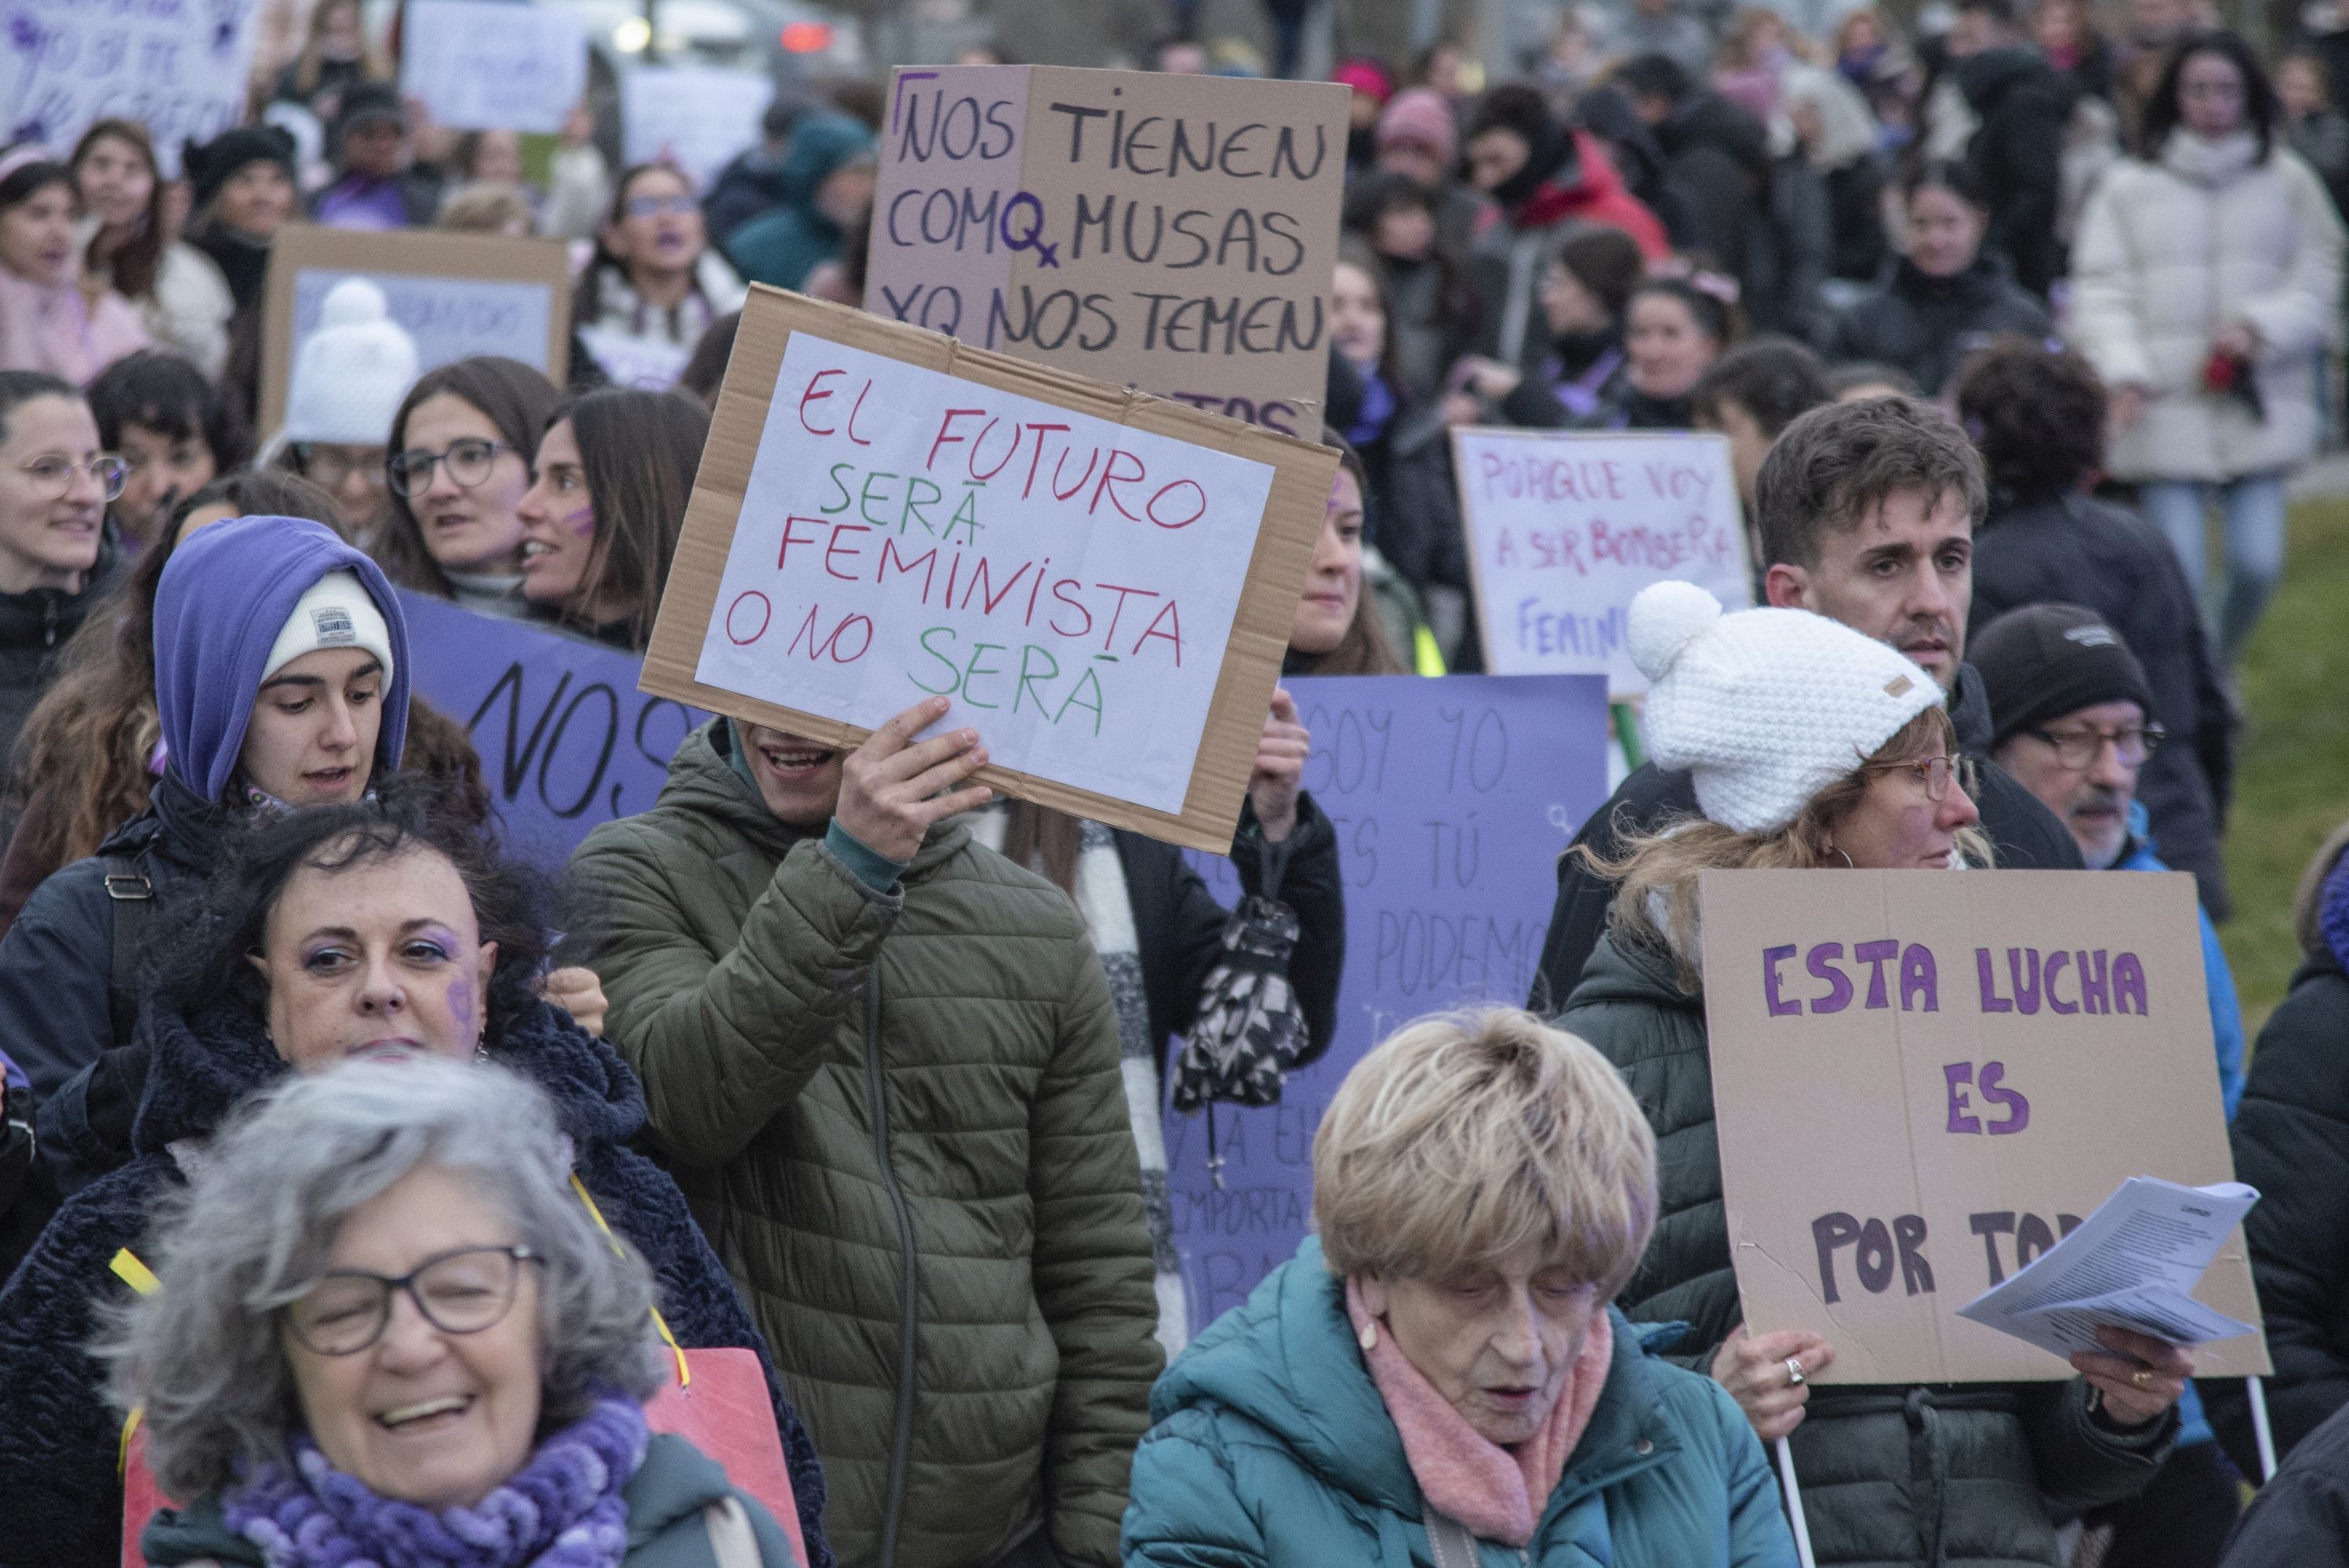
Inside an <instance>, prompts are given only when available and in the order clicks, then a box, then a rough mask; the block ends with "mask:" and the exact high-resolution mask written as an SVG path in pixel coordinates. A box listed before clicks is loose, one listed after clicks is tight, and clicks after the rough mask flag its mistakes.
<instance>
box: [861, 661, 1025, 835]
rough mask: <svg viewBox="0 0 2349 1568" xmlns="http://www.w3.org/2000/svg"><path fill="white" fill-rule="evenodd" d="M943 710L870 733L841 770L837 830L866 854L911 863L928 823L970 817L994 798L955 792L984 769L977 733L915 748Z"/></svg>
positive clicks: (939, 704)
mask: <svg viewBox="0 0 2349 1568" xmlns="http://www.w3.org/2000/svg"><path fill="white" fill-rule="evenodd" d="M946 710H947V699H946V698H944V697H942V696H934V697H929V698H926V699H925V700H923V701H921V702H917V703H916V704H915V705H914V706H913V707H909V708H907V709H906V710H905V712H903V713H901V714H899V715H898V716H897V717H895V718H893V719H891V720H890V721H889V722H888V723H886V724H885V725H883V726H882V727H880V728H878V729H876V730H874V732H873V733H872V735H871V736H869V737H867V738H866V739H865V742H864V745H862V746H860V747H858V748H856V749H855V750H854V751H852V752H850V753H849V754H848V760H847V761H846V762H845V763H843V765H842V767H841V770H840V772H841V779H840V809H839V810H838V812H837V813H836V815H837V816H838V817H839V819H840V825H841V827H842V828H843V830H845V831H846V832H847V833H848V834H849V835H850V836H851V837H853V838H854V839H855V841H857V842H858V843H860V844H863V845H864V847H865V848H866V849H868V850H871V851H873V852H874V853H875V854H878V855H885V856H886V857H888V858H889V859H890V860H893V861H897V862H899V863H900V864H903V863H904V862H905V861H910V860H912V859H913V858H914V851H916V850H918V849H920V848H921V847H922V839H923V837H924V835H926V833H928V832H929V830H930V825H931V824H932V823H933V822H936V821H938V820H940V819H942V818H946V817H951V816H954V815H956V814H957V813H958V812H963V811H975V810H978V808H980V807H981V806H984V805H986V804H987V803H988V800H990V799H993V798H994V795H995V792H994V791H993V790H992V789H988V788H987V786H986V785H984V784H978V785H974V786H972V787H971V788H970V789H955V788H954V786H956V785H957V784H959V783H961V782H962V781H963V780H964V779H968V778H969V777H970V776H971V775H972V774H974V773H976V772H978V770H979V769H982V768H984V767H986V766H987V748H986V747H984V746H981V745H980V744H979V743H978V731H977V730H975V729H957V730H951V731H948V732H947V734H945V735H940V736H936V737H933V738H930V739H928V740H925V741H923V742H921V743H920V744H919V745H916V744H914V743H913V740H914V737H915V736H916V735H919V734H920V733H921V732H922V730H923V728H924V727H926V726H928V725H931V724H935V723H936V722H937V720H938V718H939V717H940V716H941V715H943V714H944V713H945V712H946Z"/></svg>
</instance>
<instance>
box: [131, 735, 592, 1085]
mask: <svg viewBox="0 0 2349 1568" xmlns="http://www.w3.org/2000/svg"><path fill="white" fill-rule="evenodd" d="M416 851H425V852H427V853H430V854H436V855H439V856H440V858H441V859H443V860H445V861H448V862H449V863H450V865H451V866H453V867H455V868H456V872H457V875H458V876H459V878H460V879H461V880H462V881H463V882H464V884H465V891H466V892H467V893H468V894H469V895H471V899H472V903H473V918H474V919H475V921H476V922H478V923H479V924H480V926H481V940H482V941H484V942H494V943H496V944H498V956H497V963H496V965H495V966H494V968H493V969H492V971H491V975H490V985H489V995H488V998H487V1005H488V1020H489V1036H488V1037H489V1039H490V1041H491V1042H492V1047H493V1048H494V1046H495V1042H496V1041H497V1039H498V1038H499V1037H500V1036H501V1035H502V1034H503V1033H504V1031H505V1030H506V1029H508V1028H509V1027H511V1026H512V1024H513V1022H514V1020H515V1019H517V1018H519V1017H520V1016H522V1015H523V1013H524V1012H525V1011H527V1010H528V1009H529V1008H530V1007H532V1006H533V1005H535V1003H536V1000H537V985H538V979H539V975H540V971H541V970H542V969H543V967H544V965H545V963H546V959H547V922H546V916H547V912H548V911H549V910H550V909H551V908H552V907H553V905H552V901H551V898H550V889H549V887H548V884H547V882H546V881H545V879H544V878H543V877H542V876H540V875H539V874H538V873H537V872H533V871H532V870H530V869H529V868H527V867H525V866H523V865H521V864H518V863H516V862H514V861H509V860H507V859H506V858H505V857H504V855H503V854H502V852H501V851H500V850H499V848H498V844H497V841H496V840H495V839H494V838H492V836H491V835H490V834H489V832H488V831H487V830H485V829H483V828H481V827H478V826H476V825H475V824H474V823H473V822H472V821H471V820H469V818H468V816H467V814H466V813H465V811H464V810H463V809H462V808H461V807H460V806H456V805H454V804H452V803H451V801H450V799H449V798H448V791H447V790H446V789H445V787H444V786H442V785H440V783H438V782H437V781H435V780H434V779H429V778H418V777H401V778H396V779H391V780H388V782H387V783H386V784H385V785H384V787H383V788H382V789H380V790H379V791H378V792H377V794H376V795H375V796H374V797H372V798H371V799H366V800H360V801H357V802H354V803H353V804H350V805H347V806H317V807H313V808H311V809H309V810H301V811H295V812H291V813H289V814H287V815H285V816H281V817H276V818H273V819H270V820H264V821H262V822H259V823H257V824H256V825H255V826H254V828H253V829H252V830H250V831H248V832H246V833H244V834H243V835H242V837H241V838H240V839H239V840H238V841H236V842H235V843H234V845H233V847H232V849H231V851H230V853H229V854H228V855H227V856H226V857H225V859H224V860H223V861H222V864H221V866H220V868H219V869H218V870H217V871H215V872H213V874H212V878H211V880H210V881H209V882H206V884H205V885H204V887H203V889H202V892H201V893H200V895H199V896H198V898H197V899H196V901H195V906H194V908H193V909H192V910H191V912H190V913H189V918H187V919H186V920H185V921H184V923H183V922H181V921H176V920H175V921H174V922H173V925H174V928H175V931H176V933H177V934H176V935H175V936H174V938H173V940H172V941H171V944H168V946H166V947H165V949H164V951H163V952H161V953H160V954H157V955H156V959H157V966H156V974H155V984H156V987H157V989H158V990H160V992H161V993H162V994H163V995H165V996H167V997H169V998H170V999H171V1001H172V1002H173V1003H174V1004H175V1005H177V1006H179V1007H180V1008H181V1010H183V1011H185V1012H187V1013H190V1014H194V1013H196V1012H199V1011H202V1010H205V1009H209V1008H211V1007H213V1006H219V1005H221V1004H222V1002H227V1003H230V1004H232V1005H239V1006H245V1007H248V1008H250V1009H251V1010H252V1011H253V1012H254V1013H255V1014H257V1015H260V1016H267V1013H268V1007H269V984H268V982H267V981H266V980H265V979H264V978H263V976H262V975H261V974H260V972H259V971H258V970H257V969H256V968H255V967H254V965H252V964H250V963H248V962H247V961H246V955H247V954H251V953H254V952H257V951H259V950H260V948H261V946H262V942H263V935H264V931H265V930H266V928H267V926H268V923H269V915H270V912H271V911H272V910H274V909H275V908H276V907H277V901H278V899H279V898H281V897H282V896H284V894H285V884H286V883H287V882H290V881H292V880H293V877H294V873H295V872H298V871H300V870H302V869H303V868H304V867H305V866H307V867H314V868H316V869H317V870H319V871H323V872H326V873H327V874H329V875H339V874H341V873H343V872H349V871H352V870H354V869H356V868H357V867H360V866H363V865H367V864H369V863H371V862H375V861H388V860H393V859H396V858H398V856H401V855H405V854H409V853H413V852H416Z"/></svg>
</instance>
